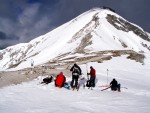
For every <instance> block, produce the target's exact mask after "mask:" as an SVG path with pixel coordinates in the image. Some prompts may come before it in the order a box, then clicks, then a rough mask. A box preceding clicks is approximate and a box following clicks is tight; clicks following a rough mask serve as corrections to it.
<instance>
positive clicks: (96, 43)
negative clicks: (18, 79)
mask: <svg viewBox="0 0 150 113" xmlns="http://www.w3.org/2000/svg"><path fill="white" fill-rule="evenodd" d="M107 14H112V15H115V16H116V17H119V18H122V17H121V16H119V15H117V14H116V13H113V12H111V11H109V10H104V9H100V8H95V9H92V10H89V11H87V12H85V13H83V14H81V15H79V16H78V17H76V18H75V19H72V20H71V21H69V22H67V23H65V24H63V25H61V26H60V27H58V28H56V29H54V30H52V31H50V32H49V33H47V34H45V35H42V36H39V37H37V38H35V39H34V40H31V41H30V42H29V43H25V44H18V45H15V46H11V47H8V48H6V49H4V50H1V51H0V52H2V53H4V55H3V58H2V59H1V60H0V64H1V65H0V70H2V71H3V70H5V71H6V70H7V68H8V67H9V65H11V64H14V65H15V64H16V63H18V62H19V65H18V66H17V67H15V68H13V69H11V70H19V69H23V68H27V67H30V66H31V62H30V61H31V59H34V65H40V64H43V63H46V62H48V61H50V60H52V59H54V58H55V57H57V56H58V55H61V54H65V53H69V52H71V53H73V52H74V51H75V50H76V48H78V46H79V45H80V43H81V41H82V39H83V38H84V37H85V36H86V35H87V34H89V33H90V34H91V35H92V38H91V40H92V44H91V45H89V46H87V47H86V48H85V49H86V50H89V51H105V50H134V51H136V52H139V51H144V52H149V50H148V49H146V48H144V47H143V46H142V45H141V43H142V42H143V43H144V44H147V46H148V47H150V43H149V42H148V41H145V40H143V39H142V38H140V37H139V36H137V35H135V34H134V33H133V32H124V31H121V30H117V29H116V28H115V27H114V26H112V25H111V24H110V23H109V22H108V21H107V20H106V16H107ZM93 16H97V17H98V23H99V24H98V25H97V27H96V25H95V24H96V23H95V22H94V21H92V19H93ZM122 19H123V18H122ZM124 20H125V19H124ZM139 29H141V28H140V27H139ZM121 42H123V43H124V44H126V45H127V48H124V47H123V46H122V44H121ZM30 47H31V48H30ZM28 49H29V50H28ZM17 51H20V54H15V55H14V56H11V54H13V53H15V52H17ZM26 51H27V53H26ZM24 54H25V57H23V58H22V56H23V55H24Z"/></svg>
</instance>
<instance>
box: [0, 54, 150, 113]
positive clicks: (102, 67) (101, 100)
mask: <svg viewBox="0 0 150 113" xmlns="http://www.w3.org/2000/svg"><path fill="white" fill-rule="evenodd" d="M145 62H146V63H145V64H144V65H142V64H141V63H137V62H135V61H134V60H127V59H126V56H125V55H124V56H122V57H115V58H113V59H112V60H110V61H106V62H104V63H96V62H92V63H88V69H89V67H90V66H93V67H94V68H95V69H96V75H97V79H96V81H97V82H96V87H95V88H94V89H93V90H90V89H87V88H85V89H84V88H83V87H82V86H81V87H80V89H79V91H76V90H75V91H72V90H67V89H65V88H57V87H55V86H54V83H50V84H48V85H40V84H39V82H41V81H42V77H39V78H37V79H35V80H33V81H31V82H25V83H22V84H19V85H14V86H8V87H4V88H2V89H0V113H149V111H150V87H149V86H150V82H149V80H150V71H149V69H150V54H146V59H145ZM80 66H81V69H82V71H83V76H84V77H86V76H85V75H86V73H87V72H86V65H84V64H83V65H80ZM107 69H108V83H110V81H111V80H112V79H113V78H116V80H117V81H118V82H119V83H121V87H122V88H121V92H112V91H110V89H108V90H105V91H100V90H101V89H103V87H99V86H101V85H106V84H107V71H106V70H107ZM60 71H61V70H60ZM70 80H71V78H67V81H68V82H69V81H70ZM123 87H127V88H128V89H125V88H123Z"/></svg>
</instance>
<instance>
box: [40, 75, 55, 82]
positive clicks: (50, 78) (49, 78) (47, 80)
mask: <svg viewBox="0 0 150 113" xmlns="http://www.w3.org/2000/svg"><path fill="white" fill-rule="evenodd" d="M52 81H53V75H51V76H48V77H46V78H44V79H43V81H42V82H41V84H43V83H45V84H48V83H51V82H52Z"/></svg>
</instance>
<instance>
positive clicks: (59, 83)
mask: <svg viewBox="0 0 150 113" xmlns="http://www.w3.org/2000/svg"><path fill="white" fill-rule="evenodd" d="M65 81H66V77H65V76H64V75H63V73H62V72H60V74H59V75H57V77H56V80H55V86H56V87H59V88H61V87H63V86H64V83H65Z"/></svg>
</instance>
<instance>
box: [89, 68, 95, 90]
mask: <svg viewBox="0 0 150 113" xmlns="http://www.w3.org/2000/svg"><path fill="white" fill-rule="evenodd" d="M90 69H91V70H90V73H87V74H88V75H90V80H89V84H90V85H89V88H90V87H91V89H92V87H95V79H96V70H95V69H94V68H93V67H92V66H90Z"/></svg>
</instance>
